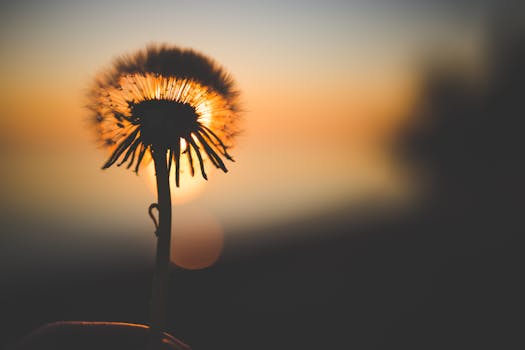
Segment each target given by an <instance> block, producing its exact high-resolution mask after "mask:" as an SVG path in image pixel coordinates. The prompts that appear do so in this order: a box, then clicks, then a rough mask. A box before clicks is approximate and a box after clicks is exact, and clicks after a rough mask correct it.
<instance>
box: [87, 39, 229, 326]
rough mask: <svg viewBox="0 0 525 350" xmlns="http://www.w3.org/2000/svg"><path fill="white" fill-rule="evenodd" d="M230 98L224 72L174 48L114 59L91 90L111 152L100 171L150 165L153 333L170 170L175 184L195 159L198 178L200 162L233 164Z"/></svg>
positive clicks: (162, 300) (162, 292)
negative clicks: (154, 200)
mask: <svg viewBox="0 0 525 350" xmlns="http://www.w3.org/2000/svg"><path fill="white" fill-rule="evenodd" d="M237 97H238V91H237V90H236V89H235V84H234V81H233V80H232V78H231V77H230V76H229V75H228V74H227V73H226V72H225V71H224V69H223V68H221V67H220V66H218V65H217V64H216V63H215V62H214V61H212V60H211V59H210V58H208V57H206V56H204V55H202V54H199V53H197V52H195V51H193V50H189V49H180V48H178V47H174V46H149V47H147V48H146V49H145V50H142V51H139V52H136V53H135V54H134V55H131V56H124V57H121V58H119V59H117V60H115V61H114V62H113V65H112V66H111V67H110V68H109V69H107V70H106V71H104V72H103V73H101V74H100V76H99V77H98V78H97V79H96V82H95V84H94V86H93V88H92V89H91V90H90V93H89V105H88V108H89V109H90V110H91V112H92V117H93V125H94V127H95V128H96V131H97V135H98V138H99V140H100V142H101V144H102V145H103V146H104V147H105V148H107V149H109V150H110V152H111V155H110V156H109V158H108V160H107V161H106V163H105V164H104V165H103V167H102V168H103V169H106V168H109V167H110V166H112V165H114V164H116V165H117V166H121V165H126V167H127V168H133V170H134V171H135V172H137V173H138V171H139V169H140V168H141V165H143V164H145V163H147V162H149V161H150V160H151V159H153V162H154V165H155V175H156V179H157V193H158V205H156V206H157V209H158V210H159V223H158V227H157V236H158V239H157V257H156V268H155V276H154V281H153V291H152V302H151V327H152V329H154V330H156V331H159V332H160V331H162V329H163V327H164V322H165V316H166V315H165V309H166V299H167V284H168V271H169V260H170V235H171V194H170V185H169V174H170V169H171V167H172V164H174V166H175V183H176V185H177V186H179V184H180V181H179V174H180V171H181V167H183V166H186V167H187V168H189V171H190V173H191V175H192V176H193V175H194V172H195V171H194V169H195V165H196V162H197V161H198V164H199V168H200V173H201V174H202V176H203V177H204V178H205V179H207V175H206V170H205V162H206V160H208V161H209V162H211V163H212V164H213V166H215V167H217V168H219V169H221V170H223V171H224V172H227V168H226V165H225V163H224V160H223V159H228V160H230V161H233V159H232V157H231V156H230V154H229V153H228V150H229V149H230V147H231V146H232V140H233V137H234V136H235V135H236V134H237V133H238V129H237V121H238V118H239V113H238V112H239V109H238V103H237ZM184 159H186V161H184ZM152 206H155V204H154V205H152ZM151 209H152V207H150V215H151Z"/></svg>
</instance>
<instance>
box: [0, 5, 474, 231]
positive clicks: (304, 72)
mask: <svg viewBox="0 0 525 350" xmlns="http://www.w3.org/2000/svg"><path fill="white" fill-rule="evenodd" d="M1 6H2V11H1V15H0V44H1V47H2V50H0V73H1V75H2V81H1V82H0V89H1V91H0V92H1V94H0V133H1V134H0V138H1V139H2V141H1V143H0V146H1V148H2V150H1V154H0V157H2V164H3V170H2V177H5V179H4V180H3V181H2V183H3V188H2V203H1V204H2V206H3V207H4V209H5V210H4V213H8V215H7V216H9V217H10V219H9V220H18V219H13V218H23V219H20V220H19V222H22V223H23V224H21V225H29V226H31V225H32V226H35V225H44V226H46V225H47V226H49V227H55V226H56V227H59V228H60V230H62V231H67V230H71V231H79V230H89V231H91V232H107V231H108V230H109V231H111V230H115V231H119V232H120V231H126V230H129V231H132V230H133V231H134V232H135V231H140V230H146V231H148V230H152V224H151V222H150V220H149V218H148V217H147V213H146V208H147V207H148V206H149V204H150V203H152V202H154V201H155V196H154V189H153V188H152V186H151V185H150V184H148V181H150V180H148V177H147V176H145V174H143V175H142V176H139V177H137V176H135V175H134V174H133V173H131V172H129V171H126V170H123V169H109V170H106V171H102V170H100V166H101V165H102V164H103V162H104V160H105V157H106V156H107V154H106V153H105V152H104V151H103V150H99V149H97V148H96V146H95V143H94V136H93V134H92V133H91V130H89V128H88V127H87V123H86V116H87V112H86V110H85V109H84V108H83V105H84V103H85V101H86V100H85V97H84V96H85V92H86V90H87V88H88V87H89V84H90V83H91V81H92V79H93V77H94V76H95V75H96V73H97V72H98V71H100V70H101V69H103V68H104V67H106V66H107V65H108V64H109V63H110V62H111V60H112V59H114V58H115V57H117V56H118V55H120V54H123V53H127V52H132V51H134V50H136V49H140V48H143V47H144V46H145V45H146V44H147V43H152V42H165V43H170V44H177V45H180V46H184V47H192V48H194V49H196V50H199V51H201V52H203V53H205V54H207V55H210V56H211V57H213V58H215V59H216V60H217V61H218V62H220V63H221V64H223V65H224V67H225V68H226V69H227V70H229V71H230V72H231V73H232V75H233V76H234V77H235V78H236V80H237V82H238V86H239V88H240V89H241V91H242V99H241V100H242V105H243V107H244V109H245V113H244V121H243V125H242V126H243V129H244V130H245V131H244V134H243V135H242V136H241V137H240V138H239V139H238V146H237V147H236V148H235V149H234V150H233V151H232V153H233V154H234V156H235V157H236V159H237V162H236V163H235V164H232V165H231V166H230V173H229V174H222V173H219V172H213V173H212V174H211V176H210V181H209V182H208V183H206V184H205V185H204V186H203V185H197V189H196V190H195V191H194V192H195V195H194V196H193V198H192V200H191V201H187V202H186V203H183V204H180V205H178V206H176V207H175V209H174V217H175V222H177V220H178V223H179V224H180V225H181V226H184V225H188V223H191V221H192V220H195V218H197V220H198V218H199V217H202V216H203V215H204V216H206V217H211V218H212V219H210V220H212V221H213V220H214V222H216V223H217V222H218V223H220V225H221V226H222V227H223V228H224V229H225V231H226V232H230V231H231V230H233V229H236V230H237V231H242V229H243V228H248V227H252V226H257V225H264V224H267V223H271V222H279V221H285V220H292V219H294V218H300V217H302V216H305V215H310V214H312V213H315V212H320V211H323V210H326V209H327V208H331V207H337V206H338V205H343V204H347V203H351V202H357V201H359V200H363V199H364V198H369V197H374V198H380V199H392V198H394V199H395V198H399V197H400V196H402V194H403V193H404V191H405V182H404V181H405V177H404V175H403V174H404V172H403V170H402V169H400V167H399V166H398V165H397V164H396V162H395V161H393V160H392V159H391V158H390V157H389V152H388V149H387V148H386V145H388V141H389V140H390V138H391V137H392V135H393V134H394V133H395V130H396V128H397V127H399V125H400V124H401V123H402V122H403V120H404V116H405V115H407V112H406V111H407V110H408V109H409V108H410V103H411V101H412V100H413V98H414V95H415V90H414V84H415V79H416V76H415V72H416V70H417V68H418V64H420V63H421V62H420V60H421V58H422V57H424V56H425V55H428V54H431V53H432V52H433V50H435V48H436V47H438V45H440V46H439V47H441V48H445V49H446V50H451V51H454V52H457V53H459V54H460V55H462V56H464V57H466V58H468V57H470V56H475V55H476V50H477V48H478V46H477V41H476V39H477V35H478V34H479V33H478V32H477V28H478V27H477V24H478V21H479V16H477V14H476V11H470V12H467V13H468V14H469V15H468V16H465V11H463V10H462V8H463V7H461V6H458V5H457V4H455V3H454V2H446V3H434V2H419V3H416V4H414V3H411V2H392V1H390V2H388V1H374V2H366V1H282V0H281V1H277V0H275V1H264V2H263V1H147V2H146V1H144V2H135V1H123V0H122V1H111V0H105V1H101V0H95V1H76V2H75V1H65V0H62V1H59V0H56V1H36V0H34V1H16V2H11V3H10V4H2V5H1ZM183 185H184V184H183ZM175 196H177V192H176V193H175ZM182 196H183V194H180V197H182ZM79 228H82V229H79Z"/></svg>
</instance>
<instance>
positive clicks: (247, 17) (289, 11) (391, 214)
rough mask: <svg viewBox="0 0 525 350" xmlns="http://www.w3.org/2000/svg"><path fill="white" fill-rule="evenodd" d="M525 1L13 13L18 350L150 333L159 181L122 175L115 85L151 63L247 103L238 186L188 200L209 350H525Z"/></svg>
mask: <svg viewBox="0 0 525 350" xmlns="http://www.w3.org/2000/svg"><path fill="white" fill-rule="evenodd" d="M524 10H525V8H524V6H523V5H521V4H519V2H518V1H490V0H486V1H474V0H472V1H470V0H461V1H458V0H456V1H448V0H447V1H437V0H436V1H434V0H425V1H412V0H396V1H386V0H384V1H382V0H374V1H364V0H354V1H336V0H329V1H301V2H298V1H291V0H288V1H283V0H280V1H273V0H271V1H265V2H260V1H251V0H250V1H220V2H219V1H198V2H194V1H149V2H145V1H144V2H138V1H119V0H106V1H100V0H94V1H90V2H81V1H65V0H46V1H33V0H20V1H17V2H11V3H6V2H3V3H2V4H1V11H0V13H1V14H0V45H1V48H2V49H1V50H0V74H1V76H2V79H1V82H0V89H1V91H0V163H1V164H2V166H1V170H0V176H1V178H0V179H1V181H0V183H1V186H0V191H1V192H0V223H1V225H0V232H1V234H0V310H2V312H1V313H0V346H5V345H9V344H13V343H14V342H16V341H17V339H20V337H22V336H23V335H24V334H26V333H28V332H29V331H30V330H32V329H34V328H35V327H38V326H40V325H42V324H44V323H46V322H52V321H58V320H98V321H123V322H136V323H146V322H147V317H148V311H147V310H148V300H149V293H150V291H149V289H150V282H151V272H152V264H153V259H154V245H155V237H154V234H153V231H154V227H153V224H152V222H151V220H150V219H149V217H148V214H147V208H148V206H149V205H150V203H153V202H155V201H156V198H155V188H154V182H153V177H152V170H151V169H150V168H149V169H145V170H144V171H143V172H142V173H141V175H140V176H135V175H134V174H133V173H132V172H130V171H126V170H125V169H120V168H115V169H109V170H106V171H102V170H101V169H100V168H101V166H102V164H103V162H104V161H105V159H106V157H107V156H108V155H107V154H106V153H105V151H104V150H102V149H98V148H97V146H96V143H95V135H94V133H93V130H91V129H90V126H89V123H88V113H87V111H86V109H85V108H84V105H85V104H86V97H85V96H86V92H87V90H88V88H89V87H90V84H91V82H92V80H93V78H94V77H95V76H96V74H97V73H98V72H99V71H100V70H101V69H103V68H105V67H107V66H108V64H109V63H110V62H111V61H112V60H113V59H114V58H116V57H118V56H119V55H121V54H123V53H129V52H133V51H135V50H137V49H141V48H143V47H144V46H145V45H146V44H148V43H169V44H176V45H180V46H183V47H191V48H194V49H196V50H198V51H201V52H203V53H204V54H206V55H209V56H211V57H213V58H215V59H216V60H217V61H218V62H220V63H221V64H222V65H223V66H224V67H225V68H226V69H227V70H228V71H230V72H231V73H232V75H233V76H234V77H235V79H236V80H237V83H238V87H239V89H240V90H241V91H242V96H241V101H242V106H243V109H244V114H243V121H242V128H243V129H244V132H243V134H242V135H241V136H240V137H239V138H238V140H237V141H238V144H237V146H236V148H235V149H234V150H232V153H233V155H234V157H235V158H236V163H234V164H232V165H231V166H230V167H229V168H230V172H229V173H228V174H222V173H220V172H214V173H212V174H210V176H209V177H210V180H209V181H208V182H204V181H201V180H199V179H197V178H196V179H191V178H189V177H183V181H182V182H183V183H182V188H181V189H177V190H175V191H174V193H173V200H174V202H175V203H176V205H175V206H174V208H173V216H174V219H173V249H172V250H173V254H172V261H173V264H174V265H173V272H172V280H171V282H172V285H171V291H170V295H171V300H170V302H171V304H170V323H169V330H170V331H171V333H172V334H174V335H175V336H176V337H178V338H180V339H181V340H183V341H185V342H187V343H188V344H190V345H191V346H192V347H193V348H194V349H196V350H199V349H212V348H221V349H222V348H229V349H263V348H264V349H267V348H274V349H298V348H303V349H314V348H315V349H318V348H328V347H333V348H349V349H350V348H356V349H391V348H403V349H443V348H453V349H465V348H474V347H481V346H485V347H487V346H488V347H489V348H510V347H511V346H515V345H516V342H517V341H519V340H521V339H519V334H520V332H521V327H520V324H519V323H517V322H515V321H514V320H515V317H520V315H522V313H523V311H524V310H523V308H522V307H521V306H522V305H521V303H520V302H519V301H520V299H521V295H522V290H520V289H519V287H518V286H519V285H520V283H519V280H520V277H521V275H522V272H523V270H522V268H521V267H522V264H521V259H520V258H521V257H520V255H521V253H520V251H519V249H518V248H519V246H520V244H518V243H519V242H518V235H519V234H521V233H522V232H523V229H524V227H523V226H524V225H523V220H522V218H521V211H522V209H523V204H522V201H523V194H524V193H523V192H524V191H523V190H524V186H523V184H522V180H523V178H524V175H525V174H524V171H523V170H522V169H521V168H522V167H521V166H520V165H521V163H522V162H523V156H522V149H523V145H522V144H523V137H522V135H521V133H520V128H519V127H518V126H519V121H520V119H521V118H522V117H523V116H524V113H523V111H524V109H523V104H522V101H521V100H522V98H523V84H524V83H525V79H524V78H525V75H524V72H525V71H524V70H523V67H522V65H523V63H524V61H525V25H524V23H525V20H524V15H525V11H524Z"/></svg>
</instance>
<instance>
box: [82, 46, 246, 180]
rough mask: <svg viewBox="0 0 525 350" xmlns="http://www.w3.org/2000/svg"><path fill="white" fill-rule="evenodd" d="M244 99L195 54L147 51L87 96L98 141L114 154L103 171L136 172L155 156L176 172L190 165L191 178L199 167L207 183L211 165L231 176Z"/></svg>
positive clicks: (109, 73) (119, 63) (121, 62)
mask: <svg viewBox="0 0 525 350" xmlns="http://www.w3.org/2000/svg"><path fill="white" fill-rule="evenodd" d="M238 95H239V93H238V91H237V90H236V89H235V83H234V81H233V79H232V78H231V77H230V76H229V75H228V74H227V73H226V71H225V70H224V69H223V68H222V67H220V66H219V65H217V64H216V63H215V62H214V61H213V60H211V59H210V58H208V57H206V56H204V55H202V54H200V53H197V52H195V51H193V50H188V49H180V48H178V47H174V46H149V47H147V48H146V49H145V50H141V51H138V52H137V53H135V54H133V55H127V56H123V57H120V58H118V59H117V60H115V62H114V63H113V65H112V66H111V67H110V68H109V69H107V70H105V71H103V72H102V73H101V74H100V75H99V76H98V77H97V79H96V80H95V83H94V85H93V87H92V88H91V90H90V92H89V104H88V108H89V109H90V110H91V112H92V115H93V118H92V120H93V125H94V128H95V130H96V133H97V136H98V138H99V140H100V141H101V143H102V145H103V147H105V148H108V149H109V150H110V151H111V152H112V153H111V156H110V158H109V159H108V161H107V162H106V163H105V164H104V167H103V168H108V167H110V166H111V165H113V164H115V163H116V164H117V165H118V166H120V165H122V164H124V163H127V167H128V168H131V167H132V166H134V170H135V171H137V172H138V170H139V168H140V166H141V164H143V163H144V164H145V163H147V161H148V160H149V159H151V156H152V152H165V153H166V155H167V157H168V160H169V162H170V164H171V162H172V161H174V162H175V165H176V167H177V169H179V168H180V166H181V161H182V160H181V159H182V157H184V158H186V163H187V166H188V167H189V168H190V171H191V173H192V174H193V168H194V161H195V160H197V161H198V162H199V165H200V169H201V173H202V176H203V177H204V178H206V173H205V169H204V161H205V160H207V161H209V162H211V163H212V164H213V165H214V166H216V167H217V168H220V169H222V170H223V171H225V172H226V171H227V169H226V166H225V164H224V161H223V158H226V159H228V160H233V159H232V158H231V156H230V155H229V153H228V150H229V149H230V148H231V147H232V146H233V138H234V137H235V135H236V134H237V133H238V120H239V107H238V102H237V101H238ZM117 161H118V162H117ZM175 176H176V178H177V185H178V177H179V174H178V171H177V172H176V174H175Z"/></svg>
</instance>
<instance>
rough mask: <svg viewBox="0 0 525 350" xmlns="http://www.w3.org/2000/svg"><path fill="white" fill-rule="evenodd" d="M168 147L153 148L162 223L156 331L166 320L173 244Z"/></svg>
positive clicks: (153, 320)
mask: <svg viewBox="0 0 525 350" xmlns="http://www.w3.org/2000/svg"><path fill="white" fill-rule="evenodd" d="M166 153H167V150H166V149H164V148H161V149H158V148H153V150H152V156H153V162H154V165H155V176H156V179H157V198H158V210H159V227H158V229H157V253H156V258H155V271H154V275H153V284H152V294H151V306H150V327H151V329H152V331H153V332H154V333H162V332H163V331H164V328H165V324H166V311H167V299H168V298H167V297H168V284H169V268H170V247H171V191H170V182H169V169H168V165H167V159H166Z"/></svg>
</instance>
